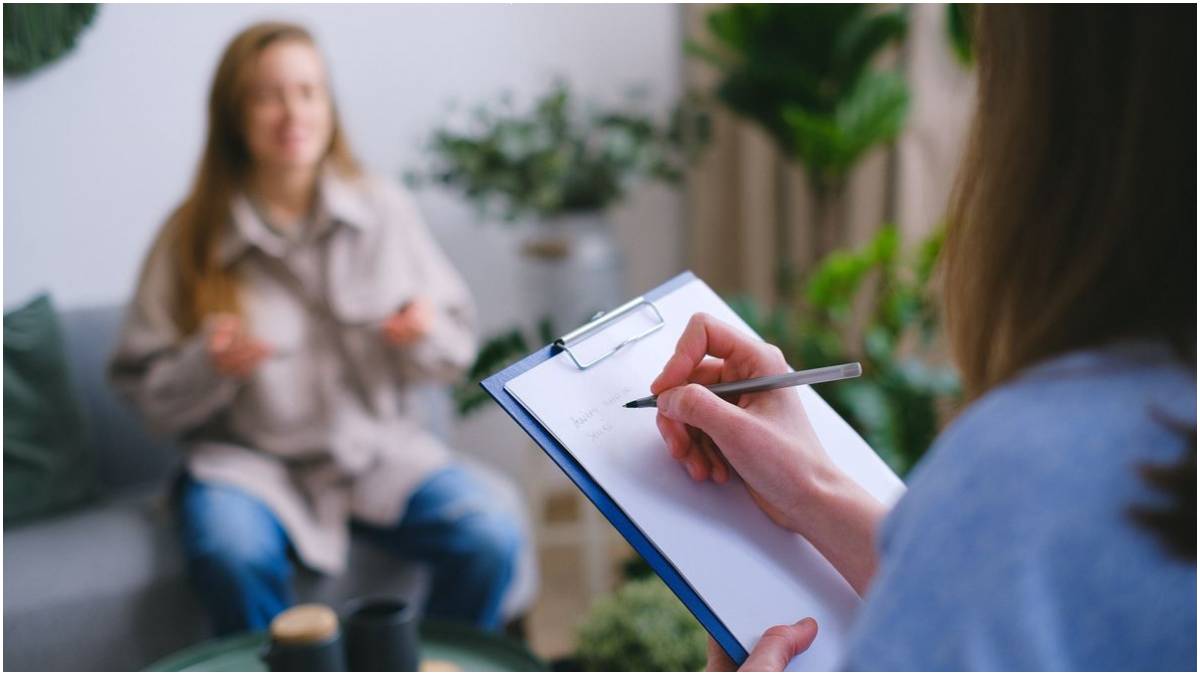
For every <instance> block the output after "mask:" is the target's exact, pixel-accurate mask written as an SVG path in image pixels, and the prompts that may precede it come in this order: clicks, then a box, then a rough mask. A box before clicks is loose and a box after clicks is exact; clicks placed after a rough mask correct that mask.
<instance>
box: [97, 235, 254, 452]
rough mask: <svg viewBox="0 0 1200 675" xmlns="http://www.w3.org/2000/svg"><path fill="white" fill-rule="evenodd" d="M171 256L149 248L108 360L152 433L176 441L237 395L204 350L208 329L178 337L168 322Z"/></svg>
mask: <svg viewBox="0 0 1200 675" xmlns="http://www.w3.org/2000/svg"><path fill="white" fill-rule="evenodd" d="M173 284H174V275H173V274H172V273H171V269H170V260H169V251H168V249H167V248H166V247H165V246H163V245H162V243H161V242H159V243H156V244H155V246H154V247H153V248H152V249H151V251H150V253H149V255H148V258H147V260H146V264H145V266H144V269H143V271H142V275H141V279H140V280H139V282H138V287H137V289H136V291H135V293H134V296H133V299H132V300H131V301H130V303H129V305H128V307H127V308H126V312H125V319H124V324H123V326H122V329H121V334H120V338H119V342H118V345H117V348H116V350H115V352H114V353H113V355H112V357H111V359H110V361H109V369H108V373H109V380H110V382H111V383H112V385H113V387H114V389H116V390H117V391H118V392H119V393H120V394H121V395H122V396H123V397H124V398H125V399H126V400H127V401H129V402H130V404H131V405H132V406H133V407H134V408H135V409H136V410H137V411H138V413H139V414H140V415H141V416H142V418H143V419H144V421H145V422H146V424H147V426H148V427H149V428H150V430H151V431H153V432H154V433H157V434H161V435H165V436H178V435H182V434H185V433H187V432H188V431H190V430H192V429H195V428H197V427H199V426H201V425H202V424H204V423H205V422H206V421H208V420H209V419H210V418H212V417H213V416H214V415H215V414H216V413H218V412H219V411H220V410H222V409H223V408H225V407H227V406H229V405H230V404H231V403H232V402H233V399H234V397H235V395H236V393H237V389H238V386H239V384H240V383H239V381H237V380H236V379H234V378H230V377H226V376H224V375H222V374H220V373H219V372H218V371H217V370H216V369H215V367H214V366H213V364H212V362H211V360H210V359H209V357H208V353H207V349H206V341H207V331H208V329H207V327H204V328H202V329H201V330H199V331H197V332H196V333H194V334H192V335H186V336H185V335H182V334H181V333H180V331H179V329H178V328H177V327H176V325H175V322H174V320H173V319H172V303H173V302H174V299H175V297H176V295H175V292H174V291H175V289H174V285H173Z"/></svg>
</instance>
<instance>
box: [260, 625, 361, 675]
mask: <svg viewBox="0 0 1200 675" xmlns="http://www.w3.org/2000/svg"><path fill="white" fill-rule="evenodd" d="M262 660H263V661H264V662H265V663H266V664H267V668H269V669H271V670H272V671H273V672H292V673H294V672H305V671H318V672H342V671H345V670H346V652H345V648H344V647H343V645H342V636H341V634H340V633H335V634H333V635H332V636H330V637H329V638H328V639H326V640H323V641H321V642H304V643H286V642H271V643H270V644H268V645H267V646H266V647H264V648H263V651H262Z"/></svg>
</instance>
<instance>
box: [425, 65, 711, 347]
mask: <svg viewBox="0 0 1200 675" xmlns="http://www.w3.org/2000/svg"><path fill="white" fill-rule="evenodd" d="M642 98H643V96H642V92H637V91H634V92H631V93H630V95H629V96H628V97H627V99H626V101H625V104H624V105H621V106H616V107H611V108H603V107H600V106H597V105H594V104H593V105H586V106H584V105H580V104H579V103H578V102H577V101H576V99H575V96H574V95H573V93H572V92H571V90H570V88H569V87H568V86H567V84H566V83H565V82H563V81H561V80H559V81H557V82H555V83H554V84H553V85H552V86H551V87H550V89H549V90H548V91H546V92H545V93H544V94H542V95H540V96H538V97H537V98H536V100H535V101H534V102H533V105H532V106H531V107H530V108H529V109H528V110H518V109H517V107H516V106H515V105H514V104H513V101H512V97H511V96H507V95H506V96H503V97H501V99H500V100H499V101H498V102H495V103H492V104H484V105H479V106H476V107H475V108H474V109H473V113H472V114H471V115H470V116H469V119H467V120H466V122H465V124H460V125H458V126H457V127H453V128H452V127H450V126H447V127H444V128H441V129H437V130H436V131H435V132H434V134H433V137H432V139H431V141H430V142H429V153H430V155H431V160H432V161H431V166H430V167H429V168H428V169H426V170H425V171H422V172H420V173H418V174H416V175H415V176H413V177H416V178H418V179H424V180H428V181H432V182H434V183H437V184H441V185H444V186H447V187H450V188H452V189H455V190H457V191H459V192H461V193H462V194H463V195H464V196H466V197H467V199H469V200H470V201H471V202H472V203H473V204H474V205H475V206H476V207H477V209H478V211H479V213H480V214H481V216H482V217H484V218H487V219H500V220H502V221H503V222H507V223H513V224H517V225H519V226H523V227H524V230H525V232H526V234H525V239H524V241H523V244H522V246H521V253H522V255H523V256H524V258H525V260H524V261H523V264H522V266H521V269H520V271H519V273H520V274H521V275H522V276H523V278H524V284H525V285H526V286H527V288H528V291H529V294H530V298H531V299H540V300H541V301H542V302H543V303H544V306H543V307H542V308H541V309H542V313H543V314H544V315H549V316H550V317H552V318H553V320H554V321H555V323H556V324H558V325H562V326H567V325H574V324H576V323H579V322H581V321H583V320H586V318H588V317H589V316H590V314H591V313H593V312H595V311H598V310H604V309H610V308H611V307H613V306H614V305H615V304H617V303H619V301H621V300H622V299H623V298H624V296H625V293H626V289H625V288H624V287H623V276H624V275H623V267H624V262H623V256H622V255H621V254H620V251H619V249H618V247H617V245H616V243H615V240H614V238H613V233H612V227H611V223H610V222H609V219H608V211H609V209H610V208H611V207H612V206H614V205H615V204H617V203H619V202H620V201H621V200H622V199H623V198H624V197H625V196H626V194H627V193H628V191H629V189H630V188H631V187H632V186H633V185H634V184H636V183H638V182H639V181H645V180H659V181H663V182H666V183H669V184H674V183H677V182H678V181H679V180H680V179H681V177H682V172H683V168H684V164H685V162H686V161H687V160H688V159H689V158H690V157H691V156H692V155H693V154H694V153H695V151H696V150H697V149H698V147H699V141H697V140H696V139H699V138H702V135H701V134H702V131H703V128H702V127H701V126H698V125H695V124H691V125H689V124H688V123H687V122H688V121H689V120H696V119H698V118H697V117H694V116H691V115H688V114H685V112H684V111H685V110H688V108H686V107H683V106H680V107H679V108H677V109H676V112H675V113H674V114H672V116H671V119H670V120H669V121H668V122H665V123H661V124H660V123H659V122H658V121H656V120H655V119H654V118H653V117H652V116H651V115H649V114H647V113H645V112H643V111H641V110H640V103H641V99H642Z"/></svg>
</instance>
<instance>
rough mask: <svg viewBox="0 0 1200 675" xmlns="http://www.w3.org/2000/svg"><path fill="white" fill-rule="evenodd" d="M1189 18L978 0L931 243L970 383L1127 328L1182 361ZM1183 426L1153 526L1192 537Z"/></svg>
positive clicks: (971, 388)
mask: <svg viewBox="0 0 1200 675" xmlns="http://www.w3.org/2000/svg"><path fill="white" fill-rule="evenodd" d="M1195 19H1196V15H1195V7H1183V6H1173V7H1159V6H1136V7H1135V6H1116V5H1106V6H1060V5H1040V6H1035V7H1030V6H1019V5H1006V6H990V5H989V6H982V7H980V9H979V11H978V17H977V22H976V25H975V31H974V34H975V37H976V38H977V56H978V76H979V87H978V101H977V105H978V109H977V113H976V117H975V121H974V127H973V130H972V133H971V138H970V141H969V144H968V151H967V156H966V160H965V163H964V166H963V168H962V171H961V173H960V175H959V181H958V184H957V186H956V189H955V194H954V197H953V198H952V203H951V209H950V223H951V226H950V228H949V230H948V232H947V237H946V250H945V259H944V264H945V268H944V271H945V277H944V282H945V288H944V300H945V307H946V322H947V329H948V334H949V339H950V346H951V350H952V352H953V354H954V357H955V360H956V362H957V363H958V365H959V367H960V369H961V372H962V375H963V380H964V385H965V388H966V392H967V396H968V398H976V397H978V396H979V395H981V394H982V393H984V392H985V391H987V390H989V389H991V388H993V387H995V386H997V385H999V384H1001V383H1003V382H1005V381H1007V380H1009V379H1010V378H1012V377H1013V376H1014V375H1016V374H1017V373H1018V372H1019V371H1021V370H1022V369H1024V368H1026V367H1028V366H1030V365H1032V364H1034V363H1036V362H1038V361H1041V360H1044V359H1046V358H1048V357H1051V356H1054V355H1056V354H1061V353H1063V352H1066V351H1068V350H1072V349H1079V348H1082V347H1088V346H1094V345H1101V344H1104V343H1106V342H1110V341H1113V340H1116V339H1121V338H1129V337H1154V338H1160V339H1164V340H1166V341H1168V342H1169V343H1170V344H1171V345H1172V346H1173V347H1174V349H1175V351H1176V353H1177V355H1178V357H1179V358H1180V360H1181V361H1183V362H1184V363H1186V364H1188V365H1190V366H1191V368H1192V369H1193V371H1194V369H1195V363H1196V286H1195V281H1196V258H1195V251H1196V227H1197V221H1196V192H1195V188H1196V154H1195V150H1196V135H1195V133H1196V90H1195V84H1196V70H1195V63H1196V61H1195V52H1196V42H1195V40H1196V35H1195ZM1190 435H1191V443H1192V453H1191V456H1190V458H1189V459H1187V460H1185V462H1184V465H1183V466H1182V467H1181V468H1179V469H1177V470H1176V473H1177V474H1178V475H1179V476H1180V477H1182V478H1183V481H1182V482H1178V481H1176V482H1175V483H1170V484H1171V485H1172V486H1173V487H1172V488H1171V491H1172V492H1173V493H1174V494H1175V496H1176V497H1177V499H1178V500H1179V502H1180V503H1179V509H1180V512H1181V513H1183V514H1184V516H1185V518H1184V521H1186V522H1183V523H1182V524H1179V523H1177V524H1176V525H1174V526H1173V527H1172V528H1170V529H1171V532H1168V533H1167V534H1168V535H1170V536H1171V537H1174V538H1175V539H1178V538H1180V537H1184V538H1186V537H1190V547H1191V553H1192V555H1194V554H1195V545H1196V544H1195V542H1196V539H1195V523H1196V520H1195V518H1196V514H1195V508H1196V476H1195V471H1196V469H1195V459H1194V457H1195V454H1194V453H1195V429H1194V428H1192V430H1191V432H1190ZM1189 462H1190V464H1189ZM1188 466H1190V467H1191V468H1190V472H1191V475H1190V477H1187V476H1185V475H1184V474H1186V473H1187V467H1188ZM1157 478H1158V479H1159V480H1158V482H1159V483H1164V484H1165V483H1169V482H1170V481H1166V480H1164V479H1163V478H1162V476H1161V475H1158V476H1157ZM1189 494H1190V497H1189ZM1189 499H1190V514H1188V513H1186V511H1187V510H1188V508H1189V507H1188V500H1189ZM1187 523H1190V526H1188V525H1187ZM1189 529H1190V534H1188V530H1189ZM1176 543H1179V542H1178V541H1177V542H1176ZM1181 545H1183V546H1186V545H1187V544H1186V541H1185V542H1183V543H1182V544H1181Z"/></svg>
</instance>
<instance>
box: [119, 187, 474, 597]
mask: <svg viewBox="0 0 1200 675" xmlns="http://www.w3.org/2000/svg"><path fill="white" fill-rule="evenodd" d="M218 251H219V253H220V256H221V260H222V262H223V263H224V264H226V265H230V266H233V267H235V268H236V271H237V274H238V276H239V278H240V279H241V283H242V291H241V301H242V307H243V313H244V319H245V320H246V321H247V324H248V327H249V330H250V331H251V333H252V334H253V335H254V336H256V337H258V338H259V339H261V340H264V341H265V342H267V343H269V344H270V345H271V346H272V347H273V348H274V352H273V353H272V355H271V356H270V357H269V358H268V359H267V360H266V361H264V362H263V363H262V364H261V365H260V366H259V367H258V369H257V370H256V371H255V372H254V374H253V375H252V376H251V377H250V378H249V379H248V380H245V381H238V380H234V379H231V378H227V377H223V376H221V375H220V374H219V373H218V372H217V371H216V370H215V369H214V368H213V365H212V363H211V361H210V359H209V356H208V354H207V352H206V347H205V339H206V337H207V335H206V332H205V331H203V330H202V331H201V332H199V333H197V334H194V335H191V336H184V335H181V334H180V333H179V331H178V330H177V329H176V327H175V325H174V323H173V322H172V321H171V319H170V316H171V311H170V303H171V301H172V298H173V297H174V295H173V293H172V288H171V286H172V283H173V277H172V274H171V264H172V263H171V260H170V256H169V255H168V252H167V251H166V250H165V249H163V248H162V247H156V248H155V249H154V250H152V251H151V252H150V254H149V259H148V261H147V263H146V266H145V269H144V271H143V274H142V279H141V281H140V283H139V285H138V288H137V291H136V294H135V295H134V298H133V300H132V302H131V303H130V306H129V308H128V311H127V314H126V317H125V324H124V328H123V331H122V336H121V340H120V344H119V346H118V348H117V351H116V353H115V354H114V356H113V359H112V362H111V365H110V376H111V378H112V382H113V384H114V386H115V387H116V388H117V389H118V390H119V391H120V392H121V393H122V394H124V395H125V396H126V397H127V398H128V399H129V400H130V401H131V402H132V403H133V405H134V406H135V407H136V408H137V409H138V410H139V411H140V412H141V414H142V416H143V417H144V419H145V421H146V423H147V424H148V425H149V426H150V427H151V429H152V430H154V431H156V432H158V433H160V434H164V435H168V436H172V437H176V438H178V439H180V441H181V444H182V446H183V447H184V448H185V450H186V455H187V456H186V466H187V468H188V470H189V471H190V472H191V473H192V475H193V476H195V477H196V478H197V479H199V480H204V481H214V482H221V483H227V484H231V485H234V486H236V487H239V488H241V489H243V490H245V491H247V492H249V493H250V494H252V495H254V496H256V497H258V498H259V499H261V500H262V501H263V502H265V503H266V504H267V505H268V506H269V507H270V509H271V510H272V511H273V512H274V514H275V515H276V516H277V517H278V518H279V520H280V522H281V523H282V524H283V526H284V528H285V529H286V530H287V533H288V535H289V536H290V537H291V541H292V544H293V545H294V546H295V548H296V551H297V553H298V554H299V556H300V558H301V559H302V560H303V561H304V562H305V563H306V564H307V565H308V566H310V567H312V568H314V569H317V570H320V571H324V572H329V573H337V572H339V571H340V570H342V569H343V568H344V566H345V561H346V551H347V549H348V538H349V533H348V524H349V520H350V519H351V518H352V517H353V518H357V519H360V520H363V521H365V522H368V523H372V524H376V525H381V526H390V525H395V524H396V523H398V522H399V519H400V518H401V516H402V515H403V511H404V507H405V504H406V503H407V501H408V498H409V497H410V496H411V494H412V492H413V490H414V488H415V487H416V486H417V485H418V484H419V483H420V482H421V481H422V480H423V479H424V478H425V477H426V476H428V475H429V473H430V472H432V471H434V470H436V469H438V468H440V467H442V466H443V465H445V464H446V463H447V462H448V461H449V455H450V453H449V451H448V450H447V449H446V448H445V447H444V446H443V444H442V443H440V442H439V441H438V440H437V439H436V438H434V437H433V436H432V435H431V434H429V433H428V432H426V431H425V430H424V429H422V428H421V426H420V424H419V423H418V421H417V420H416V418H415V415H414V411H413V410H411V409H410V408H409V406H408V402H407V399H408V397H407V396H406V388H407V387H408V386H409V385H411V384H414V383H416V382H419V381H422V380H427V379H440V380H444V381H450V380H452V379H453V378H455V377H457V376H458V375H459V374H460V373H461V372H462V369H463V368H465V367H466V366H467V365H469V364H470V362H471V359H472V358H473V356H474V354H475V339H474V333H473V323H474V316H473V315H474V310H473V307H472V304H471V300H470V297H469V295H468V292H467V289H466V287H465V285H464V284H463V282H462V280H461V279H460V278H459V276H458V274H457V273H456V272H455V271H454V269H453V268H452V267H451V266H450V264H449V262H448V261H447V260H446V258H445V257H444V256H443V254H442V252H441V251H440V250H439V249H438V247H437V246H436V244H435V243H434V241H433V239H432V238H431V237H430V235H429V232H428V231H427V230H426V228H425V225H424V224H423V223H422V221H421V218H420V215H419V214H418V212H417V210H416V208H414V205H413V204H412V202H411V201H410V200H409V198H408V196H407V195H406V194H405V193H404V192H403V191H402V190H401V188H400V187H399V186H398V185H394V184H392V183H391V182H389V181H385V180H382V179H380V178H378V177H372V176H365V177H363V178H358V179H347V178H341V177H338V176H335V175H334V174H333V173H332V172H326V173H325V174H324V175H323V176H322V178H321V181H320V188H319V200H318V210H317V218H316V219H315V221H314V223H313V224H312V226H311V227H309V228H308V229H307V231H306V232H305V233H304V235H303V236H301V237H299V238H297V239H295V240H289V239H287V238H285V237H282V236H280V235H278V234H277V233H275V232H274V231H273V230H271V229H270V228H269V227H267V226H266V225H265V224H264V223H263V222H262V221H261V220H260V219H259V217H258V216H257V214H256V212H255V211H254V209H253V208H252V207H251V205H250V203H249V200H247V199H246V198H245V197H244V196H243V197H239V198H237V199H236V200H235V201H234V203H233V205H232V213H231V220H230V222H229V223H228V225H227V229H226V231H225V233H224V235H223V238H222V240H221V241H220V244H219V247H218ZM417 295H420V296H423V297H425V298H427V299H428V300H430V301H431V302H432V304H433V305H434V307H435V308H436V312H435V313H436V318H435V320H434V327H433V330H432V333H431V335H429V336H428V337H427V338H425V339H424V340H423V341H421V342H420V343H418V344H415V345H411V346H408V347H396V346H394V345H392V344H390V343H388V342H387V341H386V340H385V339H384V337H383V334H382V331H381V327H382V323H383V321H384V319H385V318H386V317H388V316H389V315H390V314H391V313H392V312H394V311H395V310H396V309H398V308H399V307H400V306H401V305H403V304H404V303H405V302H406V301H408V300H409V299H410V298H412V297H414V296H417Z"/></svg>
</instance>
